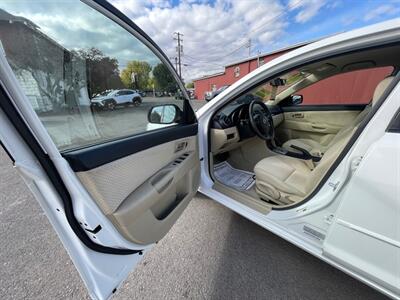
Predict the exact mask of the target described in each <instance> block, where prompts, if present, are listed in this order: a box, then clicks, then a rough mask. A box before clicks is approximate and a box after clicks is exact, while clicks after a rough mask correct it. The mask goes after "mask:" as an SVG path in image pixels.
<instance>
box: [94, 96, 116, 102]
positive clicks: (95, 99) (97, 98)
mask: <svg viewBox="0 0 400 300" xmlns="http://www.w3.org/2000/svg"><path fill="white" fill-rule="evenodd" d="M110 98H111V97H110V96H99V97H95V98H92V99H90V101H91V102H101V101H103V100H106V99H110Z"/></svg>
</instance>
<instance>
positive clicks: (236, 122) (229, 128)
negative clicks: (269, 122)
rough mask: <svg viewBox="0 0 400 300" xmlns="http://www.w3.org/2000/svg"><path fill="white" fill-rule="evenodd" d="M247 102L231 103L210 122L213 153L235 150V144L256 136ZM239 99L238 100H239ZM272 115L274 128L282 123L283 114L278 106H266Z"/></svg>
mask: <svg viewBox="0 0 400 300" xmlns="http://www.w3.org/2000/svg"><path fill="white" fill-rule="evenodd" d="M254 98H255V97H254V96H252V97H251V99H249V98H247V99H246V100H247V101H243V100H242V101H238V100H236V101H233V102H231V103H229V104H228V105H227V106H225V107H223V108H222V109H221V110H220V111H218V112H217V113H216V114H215V115H214V117H213V118H212V121H211V149H212V151H213V152H225V151H230V150H232V149H233V148H235V144H238V143H239V142H242V141H244V140H246V139H249V138H252V137H254V136H256V134H255V133H254V131H253V129H252V127H251V124H250V119H249V105H250V102H251V101H252V100H254ZM239 99H240V98H239ZM268 108H269V110H270V112H271V114H272V115H273V120H274V127H276V126H278V125H279V124H280V123H281V122H282V121H283V112H282V110H281V108H280V107H279V106H268Z"/></svg>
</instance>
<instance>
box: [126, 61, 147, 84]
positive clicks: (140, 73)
mask: <svg viewBox="0 0 400 300" xmlns="http://www.w3.org/2000/svg"><path fill="white" fill-rule="evenodd" d="M150 72H151V66H150V65H149V63H148V62H145V61H139V60H133V61H130V62H128V65H127V66H126V68H125V69H123V70H122V72H121V80H122V82H123V83H124V85H125V86H126V87H127V88H134V89H140V90H145V89H147V88H149V78H150Z"/></svg>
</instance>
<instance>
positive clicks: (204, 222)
mask: <svg viewBox="0 0 400 300" xmlns="http://www.w3.org/2000/svg"><path fill="white" fill-rule="evenodd" d="M0 228H1V231H0V240H1V244H0V265H1V268H0V287H1V289H0V299H60V298H68V299H85V298H88V296H87V292H86V290H85V287H84V286H83V283H82V282H81V280H80V278H79V275H78V273H77V272H76V270H75V269H74V267H73V265H72V263H71V261H70V259H69V257H68V255H67V254H66V252H65V251H64V249H63V248H62V246H61V243H60V242H59V240H58V238H57V237H56V235H55V233H54V232H53V230H52V229H51V228H50V225H49V223H48V221H47V219H46V217H45V216H44V214H43V213H42V211H41V209H40V207H39V206H38V204H37V203H36V201H35V199H33V197H32V196H31V194H30V193H29V191H28V190H27V188H26V187H25V185H24V184H23V183H22V181H21V179H20V178H19V177H18V175H17V174H16V173H15V171H14V170H13V169H12V167H11V163H10V161H9V160H8V158H7V157H6V155H5V153H4V152H3V151H2V150H0ZM185 298H190V299H300V298H301V299H383V298H384V297H383V296H382V295H380V294H379V293H377V292H375V291H374V290H372V289H370V288H369V287H367V286H365V285H363V284H361V283H359V282H358V281H356V280H354V279H352V278H350V277H348V276H347V275H345V274H344V273H342V272H340V271H338V270H336V269H334V268H332V267H330V266H328V265H327V264H325V263H322V262H320V261H319V260H317V259H316V258H314V257H312V256H311V255H309V254H307V253H305V252H303V251H302V250H300V249H298V248H296V247H295V246H293V245H291V244H289V243H287V242H285V241H284V240H282V239H280V238H278V237H276V236H274V235H273V234H271V233H269V232H267V231H266V230H264V229H262V228H260V227H259V226H257V225H255V224H253V223H251V222H249V221H247V220H246V219H244V218H242V217H240V216H238V215H237V214H235V213H233V212H231V211H230V210H228V209H226V208H225V207H222V206H221V205H219V204H216V203H215V202H213V201H211V200H209V199H208V198H206V197H204V196H202V195H200V194H199V195H198V196H197V197H196V198H195V199H194V200H193V201H192V202H191V204H190V205H189V207H188V209H187V210H186V211H185V213H184V214H183V216H182V217H181V218H180V219H179V221H178V223H177V224H176V225H175V226H174V227H173V229H172V230H171V231H170V233H169V234H168V235H167V236H166V237H165V238H164V239H163V240H162V241H160V243H158V244H157V245H156V246H155V247H154V248H153V249H152V250H151V251H150V252H149V253H147V254H146V255H145V257H144V259H143V261H142V262H141V263H140V264H139V266H138V268H137V269H136V271H134V272H132V273H131V274H130V276H129V278H128V279H127V281H126V282H125V283H124V285H123V286H122V287H121V289H120V290H119V291H117V293H116V295H115V299H185Z"/></svg>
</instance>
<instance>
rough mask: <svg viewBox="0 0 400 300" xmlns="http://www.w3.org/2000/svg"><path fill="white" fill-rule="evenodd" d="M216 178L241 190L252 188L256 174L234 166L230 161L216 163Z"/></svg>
mask: <svg viewBox="0 0 400 300" xmlns="http://www.w3.org/2000/svg"><path fill="white" fill-rule="evenodd" d="M214 176H215V178H216V179H217V180H218V181H219V182H221V183H222V184H225V185H227V186H229V187H232V188H234V189H236V190H239V191H246V190H248V189H250V188H251V187H252V186H253V185H254V182H255V178H256V176H255V174H254V173H251V172H247V171H243V170H239V169H235V168H233V167H232V166H231V165H230V164H229V163H228V162H226V161H224V162H222V163H219V164H216V165H214Z"/></svg>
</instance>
